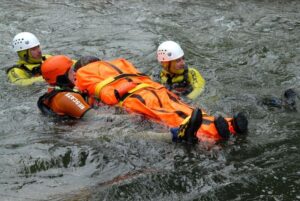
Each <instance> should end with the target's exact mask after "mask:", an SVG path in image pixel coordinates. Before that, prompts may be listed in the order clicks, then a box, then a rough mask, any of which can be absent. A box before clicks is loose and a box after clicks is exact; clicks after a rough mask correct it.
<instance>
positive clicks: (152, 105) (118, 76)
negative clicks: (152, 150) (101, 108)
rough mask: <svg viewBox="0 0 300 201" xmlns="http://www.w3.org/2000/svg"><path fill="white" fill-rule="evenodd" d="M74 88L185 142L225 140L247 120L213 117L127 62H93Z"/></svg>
mask: <svg viewBox="0 0 300 201" xmlns="http://www.w3.org/2000/svg"><path fill="white" fill-rule="evenodd" d="M75 85H76V87H77V88H78V89H79V90H80V91H84V92H86V93H88V95H89V96H90V97H92V98H94V99H95V100H96V101H99V102H101V103H103V104H106V105H111V106H117V107H122V108H124V109H125V110H126V111H128V112H129V113H135V114H140V115H143V116H145V117H147V118H149V119H151V120H153V121H155V122H158V123H160V124H163V125H166V126H168V127H170V128H178V129H172V134H173V139H174V140H176V141H177V140H179V141H181V140H187V141H189V142H196V141H199V140H203V141H217V140H221V139H228V138H229V137H230V134H233V135H236V134H242V133H246V131H247V124H248V121H247V119H246V117H245V116H244V115H243V114H242V113H239V114H237V115H235V116H234V117H233V118H223V117H221V116H220V117H218V118H215V117H213V116H209V115H208V114H206V113H205V112H204V111H201V110H200V109H198V108H192V107H191V106H189V105H188V104H186V103H184V102H182V101H181V99H180V98H179V97H178V96H177V95H176V94H174V93H173V92H171V91H170V90H168V89H167V88H166V87H164V86H163V85H161V84H160V83H157V82H154V81H153V80H151V79H150V78H149V77H148V76H146V75H144V74H142V73H140V72H139V71H138V70H137V69H136V68H135V67H134V66H133V64H131V63H130V62H129V61H127V60H125V59H123V58H120V59H115V60H112V61H95V62H92V63H90V64H87V65H85V66H83V67H81V68H80V69H79V70H78V71H77V72H76V82H75Z"/></svg>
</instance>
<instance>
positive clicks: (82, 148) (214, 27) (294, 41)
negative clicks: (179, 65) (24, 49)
mask: <svg viewBox="0 0 300 201" xmlns="http://www.w3.org/2000/svg"><path fill="white" fill-rule="evenodd" d="M0 1H1V6H0V27H1V29H0V36H1V38H0V41H1V42H0V45H1V49H0V59H1V63H2V70H1V73H0V83H1V85H0V91H1V94H0V98H1V103H0V109H1V111H0V114H1V115H0V122H1V129H0V138H1V139H0V155H1V160H0V196H1V200H9V201H12V200H13V201H15V200H25V201H27V200H28V201H29V200H59V201H66V200H270V201H273V200H274V201H278V200H300V157H299V154H300V151H299V150H300V147H299V144H300V135H299V134H300V132H299V130H300V121H299V120H300V118H299V112H294V111H289V110H286V109H278V108H268V107H266V106H264V105H262V104H261V101H260V100H261V98H262V97H264V96H276V97H280V96H281V94H282V92H283V91H284V90H285V89H287V88H291V87H294V88H299V86H300V84H299V83H300V82H299V80H300V71H299V67H300V13H299V10H300V2H299V1H298V0H294V1H293V0H272V1H271V0H224V1H210V0H197V1H196V0H169V1H158V0H152V1H146V0H127V1H114V0H106V1H105V0H85V1H79V0H64V1H59V0H48V1H39V0H19V1H10V0H0ZM21 31H30V32H32V33H34V34H35V35H37V37H38V38H39V39H40V41H41V47H42V49H43V53H47V54H52V55H55V54H66V55H68V56H71V57H72V58H78V57H79V56H81V55H96V56H99V57H100V58H102V59H106V60H109V59H113V58H117V57H124V58H126V59H128V60H130V61H131V62H133V63H134V64H135V65H136V66H137V67H138V68H139V69H140V70H141V71H142V72H145V73H148V74H152V73H155V72H157V71H158V70H159V68H160V67H159V65H158V64H157V61H156V58H155V50H156V48H157V46H158V44H159V43H161V42H162V41H165V40H175V41H177V42H179V43H180V44H181V46H182V48H183V49H184V51H185V58H186V61H187V63H188V64H189V65H191V66H194V67H196V68H197V69H198V70H199V71H200V72H201V74H202V75H203V77H204V78H205V79H206V81H207V85H206V88H205V92H204V94H203V95H202V96H201V97H199V98H198V99H197V100H195V101H194V102H192V103H191V104H193V105H195V106H199V107H201V108H204V109H205V110H206V111H207V112H208V113H210V114H212V115H217V114H223V115H225V116H231V115H233V114H234V113H235V112H237V111H243V112H245V113H246V115H247V116H248V117H249V122H250V123H249V132H248V135H247V136H246V137H242V138H232V139H230V140H229V141H228V142H224V143H219V144H215V145H210V144H205V143H199V144H198V145H197V146H195V147H187V146H185V145H183V144H175V143H172V142H171V139H170V135H169V133H168V130H167V128H164V127H162V126H159V125H155V124H154V123H152V122H149V121H147V120H145V119H143V118H142V117H137V116H132V115H128V114H125V113H123V112H122V111H118V110H117V109H114V108H109V107H103V108H100V109H99V110H98V114H97V116H96V117H95V119H94V120H93V121H89V122H84V121H79V122H77V121H72V120H60V119H54V118H49V117H45V116H42V115H41V114H40V112H39V111H38V109H37V107H36V101H37V99H38V97H39V96H40V95H42V94H43V93H44V92H45V90H46V86H45V85H35V86H30V87H18V86H14V85H11V84H10V83H8V82H7V80H6V74H5V71H4V67H6V66H9V65H11V64H13V63H14V62H15V61H16V59H17V58H16V55H15V53H14V52H13V51H12V49H11V47H10V44H11V40H12V38H13V37H14V35H15V34H17V33H19V32H21Z"/></svg>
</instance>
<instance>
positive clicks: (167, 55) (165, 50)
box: [157, 41, 184, 62]
mask: <svg viewBox="0 0 300 201" xmlns="http://www.w3.org/2000/svg"><path fill="white" fill-rule="evenodd" d="M183 55H184V52H183V50H182V49H181V47H180V46H179V45H178V44H177V43H175V42H174V41H165V42H163V43H162V44H160V45H159V46H158V48H157V60H158V61H159V62H162V61H172V60H175V59H179V58H180V57H182V56H183Z"/></svg>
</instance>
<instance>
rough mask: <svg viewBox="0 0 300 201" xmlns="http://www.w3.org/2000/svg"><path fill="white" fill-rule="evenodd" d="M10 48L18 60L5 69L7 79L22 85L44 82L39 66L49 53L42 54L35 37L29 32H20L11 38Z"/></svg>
mask: <svg viewBox="0 0 300 201" xmlns="http://www.w3.org/2000/svg"><path fill="white" fill-rule="evenodd" d="M12 48H13V50H14V51H15V52H16V53H17V54H18V57H19V60H18V62H17V64H15V65H13V66H11V67H9V68H8V69H7V70H6V73H7V77H8V80H9V81H10V82H12V83H14V84H17V85H23V86H26V85H31V84H33V83H36V82H44V79H43V78H42V76H41V70H40V68H41V64H42V63H43V61H45V60H46V59H47V58H48V57H50V55H42V50H41V48H40V42H39V40H38V39H37V37H36V36H35V35H33V34H32V33H29V32H21V33H19V34H17V35H16V36H15V37H14V38H13V41H12Z"/></svg>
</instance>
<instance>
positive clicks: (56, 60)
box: [41, 55, 73, 85]
mask: <svg viewBox="0 0 300 201" xmlns="http://www.w3.org/2000/svg"><path fill="white" fill-rule="evenodd" d="M72 65H73V61H72V60H71V59H70V58H69V57H67V56H65V55H56V56H52V57H50V58H49V59H47V60H46V61H45V62H44V63H43V64H42V66H41V71H42V76H43V78H44V79H45V80H46V81H47V82H48V83H49V84H50V85H56V83H57V78H59V77H60V76H64V75H65V74H66V72H67V71H68V70H69V69H70V68H71V67H72Z"/></svg>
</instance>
